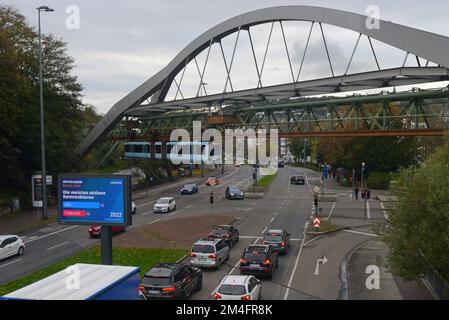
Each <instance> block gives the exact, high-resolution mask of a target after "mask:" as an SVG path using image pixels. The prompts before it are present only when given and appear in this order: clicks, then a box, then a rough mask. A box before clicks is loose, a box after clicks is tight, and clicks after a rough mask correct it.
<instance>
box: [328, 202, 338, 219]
mask: <svg viewBox="0 0 449 320" xmlns="http://www.w3.org/2000/svg"><path fill="white" fill-rule="evenodd" d="M336 204H337V203H336V202H334V204H333V205H332V208H331V212H330V213H329V216H328V217H327V218H328V219H330V218H331V215H332V212H334V208H335V205H336Z"/></svg>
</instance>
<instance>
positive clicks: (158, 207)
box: [153, 197, 176, 213]
mask: <svg viewBox="0 0 449 320" xmlns="http://www.w3.org/2000/svg"><path fill="white" fill-rule="evenodd" d="M170 210H176V201H175V199H173V197H164V198H160V199H159V200H158V201H156V203H155V204H154V206H153V212H154V213H158V212H169V211H170Z"/></svg>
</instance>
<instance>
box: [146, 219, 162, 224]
mask: <svg viewBox="0 0 449 320" xmlns="http://www.w3.org/2000/svg"><path fill="white" fill-rule="evenodd" d="M160 220H161V219H156V220H153V221H151V222H148V223H147V224H153V223H156V222H158V221H160Z"/></svg>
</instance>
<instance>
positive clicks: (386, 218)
mask: <svg viewBox="0 0 449 320" xmlns="http://www.w3.org/2000/svg"><path fill="white" fill-rule="evenodd" d="M379 202H380V206H381V208H382V212H383V214H384V218H385V220H387V221H388V214H387V210H386V208H385V206H384V203H383V202H382V201H379Z"/></svg>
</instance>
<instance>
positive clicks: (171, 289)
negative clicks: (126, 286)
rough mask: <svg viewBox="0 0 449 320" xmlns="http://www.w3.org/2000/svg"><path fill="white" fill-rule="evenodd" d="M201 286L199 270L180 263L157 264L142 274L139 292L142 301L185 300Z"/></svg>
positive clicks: (201, 275)
mask: <svg viewBox="0 0 449 320" xmlns="http://www.w3.org/2000/svg"><path fill="white" fill-rule="evenodd" d="M202 286H203V273H202V271H201V269H199V268H196V267H191V266H188V265H186V264H182V263H158V264H156V265H155V266H154V267H153V268H151V269H150V270H148V271H147V272H146V273H145V274H144V276H143V278H142V280H141V282H140V285H139V291H140V292H141V295H143V297H141V299H142V300H157V299H187V298H189V297H190V296H191V295H192V294H193V293H194V292H195V291H200V290H201V288H202ZM143 298H144V299H143Z"/></svg>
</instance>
